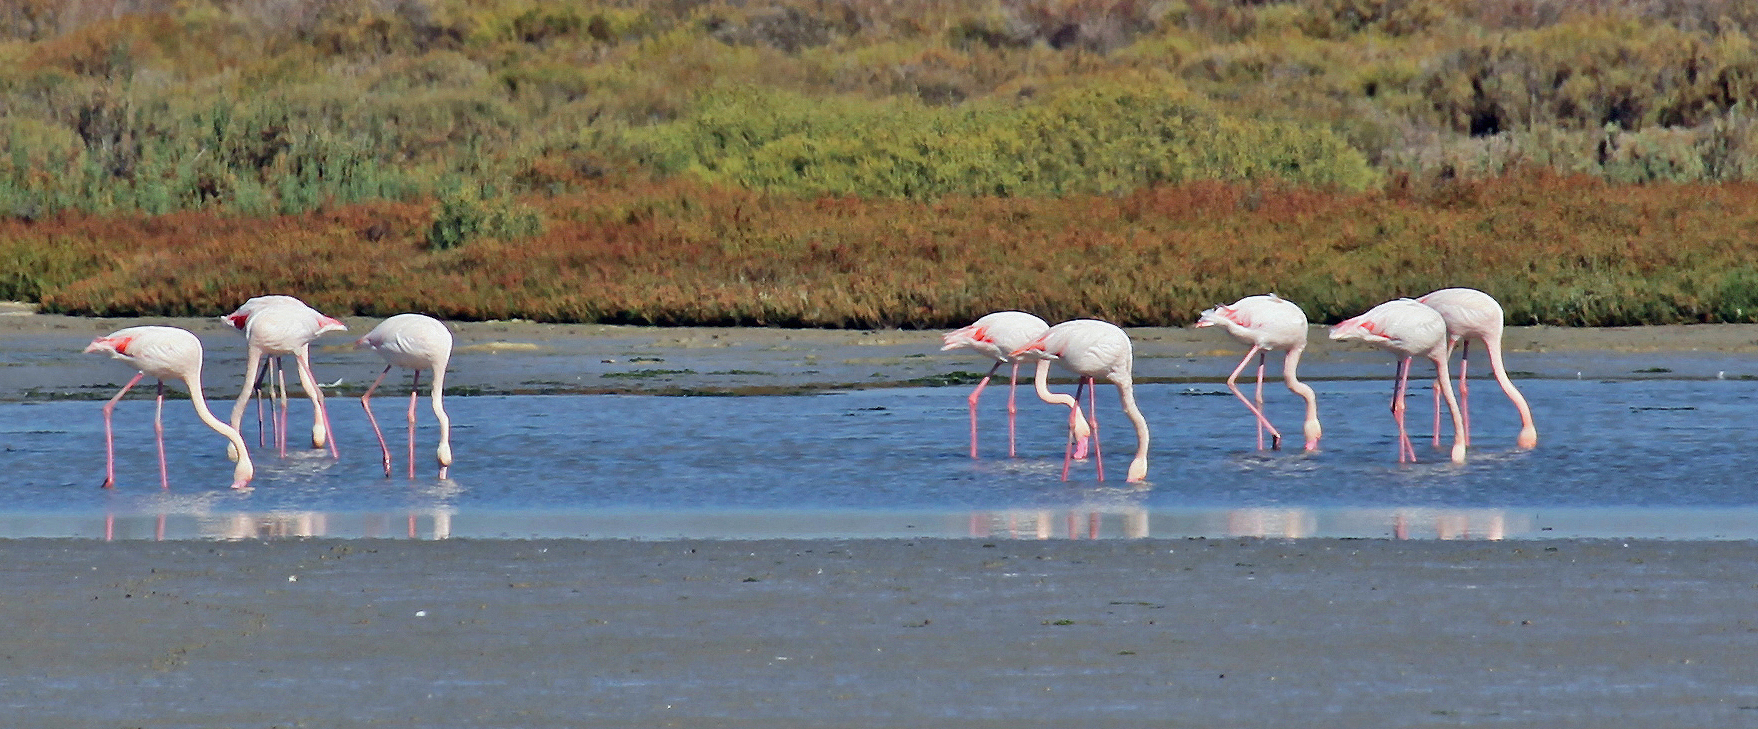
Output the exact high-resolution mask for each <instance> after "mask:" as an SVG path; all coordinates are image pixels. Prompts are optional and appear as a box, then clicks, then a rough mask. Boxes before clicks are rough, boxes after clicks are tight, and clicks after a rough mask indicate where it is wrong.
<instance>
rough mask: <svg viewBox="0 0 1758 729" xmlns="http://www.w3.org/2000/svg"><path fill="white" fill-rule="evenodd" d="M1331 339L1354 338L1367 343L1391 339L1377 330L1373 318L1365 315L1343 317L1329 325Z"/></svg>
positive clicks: (1344, 339)
mask: <svg viewBox="0 0 1758 729" xmlns="http://www.w3.org/2000/svg"><path fill="white" fill-rule="evenodd" d="M1331 339H1333V340H1336V341H1340V342H1341V341H1349V340H1356V341H1362V342H1368V343H1374V342H1386V341H1391V338H1390V337H1387V336H1386V335H1384V334H1382V333H1380V332H1379V327H1378V326H1376V325H1375V324H1374V322H1373V320H1371V319H1368V318H1367V317H1365V316H1358V317H1355V318H1354V319H1345V320H1344V321H1341V322H1338V323H1337V325H1336V326H1333V327H1331Z"/></svg>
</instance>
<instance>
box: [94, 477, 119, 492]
mask: <svg viewBox="0 0 1758 729" xmlns="http://www.w3.org/2000/svg"><path fill="white" fill-rule="evenodd" d="M98 488H101V489H113V488H116V479H113V478H105V479H104V482H103V483H101V484H98Z"/></svg>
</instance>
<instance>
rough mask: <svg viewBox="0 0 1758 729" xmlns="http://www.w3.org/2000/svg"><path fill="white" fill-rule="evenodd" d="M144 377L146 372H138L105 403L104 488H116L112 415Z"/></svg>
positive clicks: (102, 485)
mask: <svg viewBox="0 0 1758 729" xmlns="http://www.w3.org/2000/svg"><path fill="white" fill-rule="evenodd" d="M142 377H146V373H145V372H136V373H135V374H134V379H132V380H129V381H128V384H126V385H123V386H122V389H121V390H120V391H118V392H117V393H116V396H115V397H112V398H110V401H109V402H107V403H104V483H102V484H100V486H101V487H102V488H107V489H113V488H116V445H115V443H116V441H115V438H114V437H113V436H112V435H111V434H110V413H111V412H113V411H115V410H116V401H117V400H121V399H122V396H123V395H126V394H128V389H129V388H131V387H134V386H135V384H136V383H139V382H140V378H142Z"/></svg>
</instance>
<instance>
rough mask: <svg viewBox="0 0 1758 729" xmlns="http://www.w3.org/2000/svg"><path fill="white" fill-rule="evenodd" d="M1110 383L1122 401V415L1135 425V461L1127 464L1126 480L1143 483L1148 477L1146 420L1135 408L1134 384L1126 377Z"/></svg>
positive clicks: (1115, 379) (1138, 409) (1139, 409)
mask: <svg viewBox="0 0 1758 729" xmlns="http://www.w3.org/2000/svg"><path fill="white" fill-rule="evenodd" d="M1112 382H1113V383H1115V384H1116V385H1117V395H1118V397H1120V398H1122V400H1123V414H1124V415H1127V416H1129V422H1131V423H1133V424H1134V425H1135V460H1132V461H1130V462H1129V479H1128V480H1129V481H1130V482H1131V483H1134V482H1137V481H1144V480H1146V479H1147V477H1148V420H1147V418H1144V417H1142V414H1141V408H1138V407H1136V406H1135V384H1134V383H1133V382H1131V381H1130V379H1129V378H1128V377H1119V378H1114V379H1113V380H1112Z"/></svg>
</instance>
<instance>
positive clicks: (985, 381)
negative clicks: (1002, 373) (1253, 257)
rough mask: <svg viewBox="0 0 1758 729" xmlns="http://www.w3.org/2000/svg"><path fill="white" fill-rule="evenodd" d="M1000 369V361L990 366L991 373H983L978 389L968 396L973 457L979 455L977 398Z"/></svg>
mask: <svg viewBox="0 0 1758 729" xmlns="http://www.w3.org/2000/svg"><path fill="white" fill-rule="evenodd" d="M998 369H1001V363H1000V362H996V363H995V366H994V367H990V368H989V374H986V375H983V379H982V380H980V381H978V382H977V389H975V390H971V396H970V397H969V398H968V400H969V402H970V404H971V458H976V457H977V399H978V398H980V397H982V396H983V388H985V387H988V386H989V378H991V377H994V376H995V370H998Z"/></svg>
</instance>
